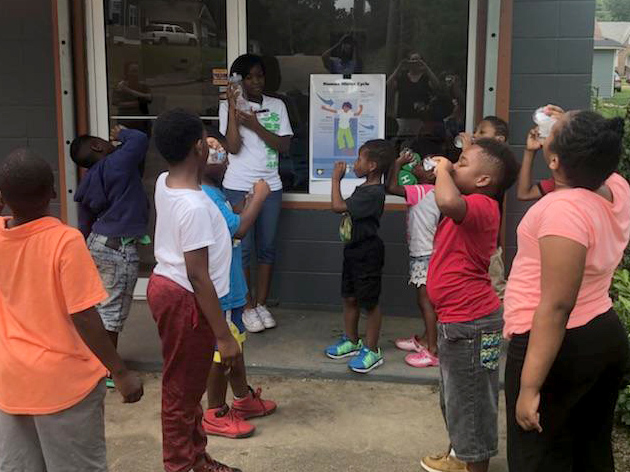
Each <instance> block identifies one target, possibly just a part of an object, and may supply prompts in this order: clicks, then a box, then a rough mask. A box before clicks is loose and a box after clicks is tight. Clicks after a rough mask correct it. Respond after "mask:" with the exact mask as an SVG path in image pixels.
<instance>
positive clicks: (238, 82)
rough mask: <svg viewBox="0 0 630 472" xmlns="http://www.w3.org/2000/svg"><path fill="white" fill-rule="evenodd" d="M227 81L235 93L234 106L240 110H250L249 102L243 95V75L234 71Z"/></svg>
mask: <svg viewBox="0 0 630 472" xmlns="http://www.w3.org/2000/svg"><path fill="white" fill-rule="evenodd" d="M228 82H229V84H230V85H231V86H232V87H233V88H234V91H235V92H236V94H237V96H236V108H237V109H238V110H241V111H250V107H249V102H248V101H247V97H246V96H245V90H244V89H243V77H241V75H240V74H237V73H236V72H235V73H234V74H232V75H231V76H230V78H229V79H228Z"/></svg>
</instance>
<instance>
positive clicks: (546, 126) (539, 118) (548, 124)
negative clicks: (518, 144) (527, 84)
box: [533, 107, 556, 141]
mask: <svg viewBox="0 0 630 472" xmlns="http://www.w3.org/2000/svg"><path fill="white" fill-rule="evenodd" d="M545 108H546V107H540V108H539V109H538V110H536V111H535V112H534V116H533V120H534V123H536V124H537V125H538V138H539V140H540V141H544V140H545V139H547V138H548V137H549V135H550V134H551V128H553V125H554V124H555V123H556V119H555V118H554V117H552V116H549V115H548V114H547V113H546V112H545Z"/></svg>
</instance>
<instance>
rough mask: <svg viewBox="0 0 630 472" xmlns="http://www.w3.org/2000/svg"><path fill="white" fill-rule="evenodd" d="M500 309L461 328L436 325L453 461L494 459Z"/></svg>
mask: <svg viewBox="0 0 630 472" xmlns="http://www.w3.org/2000/svg"><path fill="white" fill-rule="evenodd" d="M502 330H503V309H499V310H497V311H496V312H494V313H492V314H491V315H488V316H485V317H483V318H480V319H477V320H473V321H469V322H466V323H438V352H439V356H440V403H441V407H442V414H443V415H444V420H445V421H446V429H447V430H448V435H449V438H450V440H451V445H452V447H453V450H454V451H455V454H456V456H457V458H458V459H460V460H462V461H465V462H481V461H484V460H487V459H490V458H491V457H493V456H496V455H497V453H498V442H499V440H498V424H497V421H498V414H499V356H500V353H501V343H502Z"/></svg>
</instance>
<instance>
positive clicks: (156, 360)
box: [119, 302, 504, 384]
mask: <svg viewBox="0 0 630 472" xmlns="http://www.w3.org/2000/svg"><path fill="white" fill-rule="evenodd" d="M273 312H274V315H275V317H276V320H277V322H278V326H277V327H276V328H275V329H271V330H266V331H264V332H262V333H257V334H251V333H248V338H247V342H246V344H245V361H246V363H247V368H248V372H250V373H251V374H264V375H278V376H282V377H286V376H290V377H300V378H302V377H310V378H326V379H343V380H363V381H385V382H397V383H414V384H436V383H437V381H438V378H439V372H438V369H437V368H427V369H417V368H413V367H409V366H408V365H407V364H405V362H404V357H405V355H406V353H405V352H402V351H400V350H398V349H396V347H395V346H394V340H395V339H396V338H398V337H401V336H410V335H411V334H412V333H414V332H415V333H417V332H422V331H423V329H424V328H423V326H422V322H421V321H420V320H419V318H413V317H395V316H385V317H384V318H383V327H382V331H381V349H382V350H383V353H384V357H385V363H384V364H383V365H382V366H381V367H379V368H378V369H375V370H374V371H372V372H370V373H369V374H367V375H364V374H356V373H354V372H352V371H350V370H349V369H348V368H347V365H346V362H344V361H343V360H340V361H334V360H332V359H328V358H327V357H326V356H324V354H323V351H324V348H325V347H326V346H327V345H329V344H332V343H334V342H335V341H336V340H337V338H338V337H339V336H340V335H341V334H342V327H343V323H342V315H341V313H330V312H323V311H297V310H288V309H281V308H276V309H274V310H273ZM364 322H365V320H364V319H362V320H361V323H362V325H364ZM119 350H120V352H121V354H122V356H123V358H124V359H125V360H126V361H127V363H128V365H129V367H131V368H132V369H136V370H140V371H148V372H159V371H161V368H162V357H161V350H160V340H159V337H158V333H157V328H156V326H155V323H154V321H153V318H152V317H151V313H150V311H149V308H148V306H147V304H146V302H134V306H133V309H132V313H131V315H130V316H129V320H128V321H127V324H126V325H125V331H124V332H123V334H122V336H121V339H120V349H119ZM503 364H504V363H502V368H503ZM500 378H501V380H502V379H503V373H501V377H500Z"/></svg>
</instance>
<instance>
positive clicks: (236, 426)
mask: <svg viewBox="0 0 630 472" xmlns="http://www.w3.org/2000/svg"><path fill="white" fill-rule="evenodd" d="M202 424H203V429H204V431H205V432H206V434H210V435H212V436H223V437H226V438H232V439H239V438H248V437H250V436H251V435H252V434H254V431H255V430H256V426H254V425H253V424H251V423H248V422H247V421H245V420H244V419H243V418H242V417H241V416H239V415H238V414H237V413H236V412H235V411H234V410H233V409H231V408H229V407H228V406H227V405H223V406H222V407H221V408H211V409H209V410H206V412H205V413H204V414H203V421H202Z"/></svg>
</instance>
